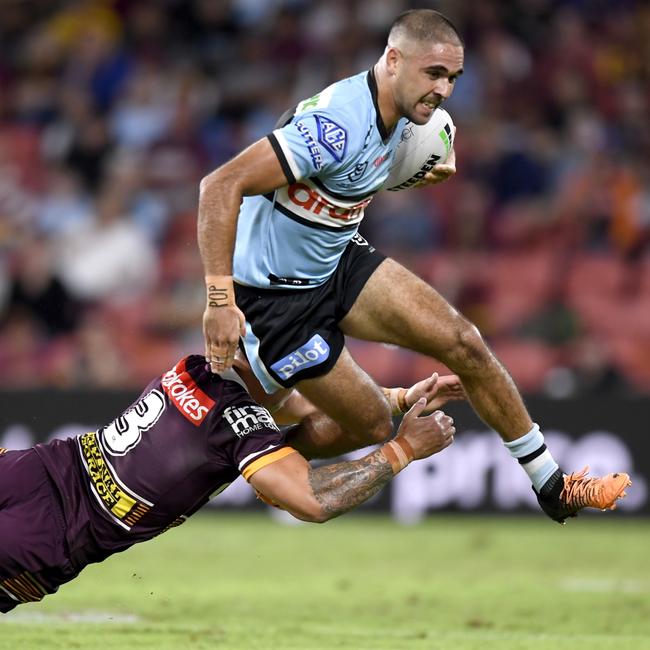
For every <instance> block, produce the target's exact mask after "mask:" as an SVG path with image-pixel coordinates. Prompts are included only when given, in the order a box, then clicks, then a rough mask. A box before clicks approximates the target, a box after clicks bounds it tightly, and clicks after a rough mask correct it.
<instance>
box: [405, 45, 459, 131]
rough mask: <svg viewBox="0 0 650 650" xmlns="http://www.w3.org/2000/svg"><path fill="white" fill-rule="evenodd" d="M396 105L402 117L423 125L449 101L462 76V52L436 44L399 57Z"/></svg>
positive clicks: (456, 47) (451, 46)
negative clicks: (440, 106)
mask: <svg viewBox="0 0 650 650" xmlns="http://www.w3.org/2000/svg"><path fill="white" fill-rule="evenodd" d="M399 55H400V59H401V60H400V65H399V66H398V72H397V75H396V79H395V102H396V104H397V108H398V110H399V111H400V113H401V115H402V116H403V117H406V118H408V119H409V120H411V122H413V123H414V124H426V123H427V122H428V121H429V118H430V117H431V115H432V114H433V111H434V110H435V109H436V108H437V107H438V106H439V105H440V104H441V103H442V102H443V101H444V100H445V99H447V97H449V96H450V95H451V93H452V91H453V89H454V83H455V82H456V79H457V78H458V77H459V75H461V74H462V72H463V59H464V53H463V48H462V47H461V46H460V45H456V44H452V43H435V44H434V45H431V46H427V47H420V48H418V49H416V50H415V51H413V52H410V53H408V54H405V53H402V52H400V53H399Z"/></svg>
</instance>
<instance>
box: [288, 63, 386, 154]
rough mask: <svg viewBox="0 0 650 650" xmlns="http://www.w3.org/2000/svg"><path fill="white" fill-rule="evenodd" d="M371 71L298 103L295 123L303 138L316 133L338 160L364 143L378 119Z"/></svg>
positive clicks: (329, 87)
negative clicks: (376, 118) (373, 98)
mask: <svg viewBox="0 0 650 650" xmlns="http://www.w3.org/2000/svg"><path fill="white" fill-rule="evenodd" d="M367 76H368V73H367V72H363V73H359V74H357V75H354V76H353V77H348V78H346V79H341V80H340V81H337V82H336V83H334V84H332V85H330V86H328V87H327V88H325V89H324V90H322V91H321V92H319V93H316V94H315V95H313V96H312V97H310V98H307V99H305V100H303V101H301V102H299V103H298V106H297V107H296V110H295V112H294V115H293V119H292V121H293V123H294V124H295V126H296V128H297V129H298V130H299V131H300V132H301V133H303V137H306V136H307V135H311V134H314V135H315V136H316V139H317V141H318V143H319V145H320V146H321V147H324V148H325V149H326V150H327V151H328V152H329V153H330V154H331V155H332V158H333V159H334V160H337V161H339V162H341V161H342V160H343V158H344V155H346V152H347V153H349V152H351V151H356V150H357V149H359V148H361V147H362V146H363V144H364V138H365V136H366V133H367V132H368V128H369V126H370V125H372V123H373V121H374V107H373V102H372V95H371V93H370V90H369V86H368V81H367Z"/></svg>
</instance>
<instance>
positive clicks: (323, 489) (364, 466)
mask: <svg viewBox="0 0 650 650" xmlns="http://www.w3.org/2000/svg"><path fill="white" fill-rule="evenodd" d="M392 478H393V469H392V467H391V464H390V463H389V462H388V460H387V459H386V457H385V456H384V455H383V454H382V452H381V450H379V449H378V450H377V451H375V452H373V453H371V454H368V455H367V456H365V457H364V458H361V459H360V460H354V461H349V462H343V463H336V464H335V465H328V466H326V467H318V468H317V469H314V468H311V469H310V470H309V485H310V486H311V489H312V491H313V493H314V496H315V497H316V499H317V501H318V502H319V503H320V505H321V507H322V508H323V511H324V513H325V514H326V515H327V518H328V519H331V518H332V517H337V516H338V515H340V514H343V513H344V512H347V511H348V510H351V509H352V508H354V507H355V506H358V505H359V504H360V503H363V502H364V501H367V500H368V499H369V498H370V497H371V496H373V495H374V494H376V493H377V492H379V490H381V488H382V487H384V485H386V483H388V481H390V480H391V479H392Z"/></svg>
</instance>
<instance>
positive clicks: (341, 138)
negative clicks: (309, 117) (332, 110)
mask: <svg viewBox="0 0 650 650" xmlns="http://www.w3.org/2000/svg"><path fill="white" fill-rule="evenodd" d="M314 117H315V118H316V126H317V127H318V141H319V142H320V143H321V144H322V145H323V146H324V147H325V149H327V151H329V152H330V153H331V154H332V157H333V158H334V159H335V160H337V161H338V162H341V161H342V160H343V156H345V150H346V148H347V144H348V132H347V131H346V130H345V129H344V128H343V127H342V126H341V125H339V124H337V123H336V122H334V120H330V119H329V118H327V117H323V116H322V115H315V116H314Z"/></svg>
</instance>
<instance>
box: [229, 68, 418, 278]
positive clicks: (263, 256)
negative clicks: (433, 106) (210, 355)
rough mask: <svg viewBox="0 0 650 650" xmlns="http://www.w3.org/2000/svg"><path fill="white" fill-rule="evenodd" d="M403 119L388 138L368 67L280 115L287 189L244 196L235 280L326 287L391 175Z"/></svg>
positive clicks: (278, 136)
mask: <svg viewBox="0 0 650 650" xmlns="http://www.w3.org/2000/svg"><path fill="white" fill-rule="evenodd" d="M406 122H407V120H406V119H405V118H403V119H402V120H400V122H399V123H398V124H397V125H396V127H395V129H394V130H393V131H392V133H387V131H386V128H385V126H384V123H383V121H382V119H381V116H380V114H379V107H378V103H377V84H376V81H375V77H374V74H373V71H372V70H370V71H369V72H363V73H360V74H358V75H355V76H354V77H349V78H347V79H343V80H341V81H338V82H336V83H335V84H332V85H331V86H328V87H327V88H325V90H323V91H321V92H320V93H318V94H316V95H314V96H313V97H311V98H310V99H306V100H304V101H302V102H300V103H299V104H298V106H297V107H296V109H295V110H293V111H291V112H289V113H288V114H285V119H284V121H281V126H280V127H279V128H277V129H276V130H275V131H273V133H272V134H271V135H269V136H268V137H269V140H270V142H271V145H272V146H273V149H274V150H275V153H276V154H277V156H278V159H279V160H280V163H281V165H282V169H283V170H284V173H285V175H286V177H287V180H288V181H289V184H288V185H287V186H285V187H282V188H280V189H278V190H276V191H275V192H273V193H270V194H267V195H264V196H250V197H245V198H244V200H243V202H242V205H241V208H240V212H239V221H238V224H237V239H236V244H235V253H234V264H233V275H234V278H235V280H236V281H237V282H239V283H240V284H244V285H248V286H254V287H264V288H278V289H280V288H281V289H288V288H295V289H304V288H309V287H312V286H317V285H319V284H322V283H323V282H325V281H326V280H327V278H329V277H330V275H332V273H333V272H334V270H335V269H336V265H337V263H338V261H339V259H340V257H341V255H342V253H343V251H344V250H345V247H346V245H347V243H348V242H349V241H350V239H351V238H352V237H353V236H354V234H355V233H356V232H357V229H358V227H359V223H360V222H361V220H362V219H363V216H364V210H365V208H366V206H367V205H368V203H370V201H371V200H372V197H373V195H374V194H375V192H377V190H379V189H380V188H381V186H382V184H383V183H384V181H385V180H386V179H387V178H388V175H389V172H390V168H391V164H392V161H393V158H394V156H395V150H396V148H397V145H398V144H399V141H400V137H401V133H402V129H403V127H404V125H405V124H406Z"/></svg>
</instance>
